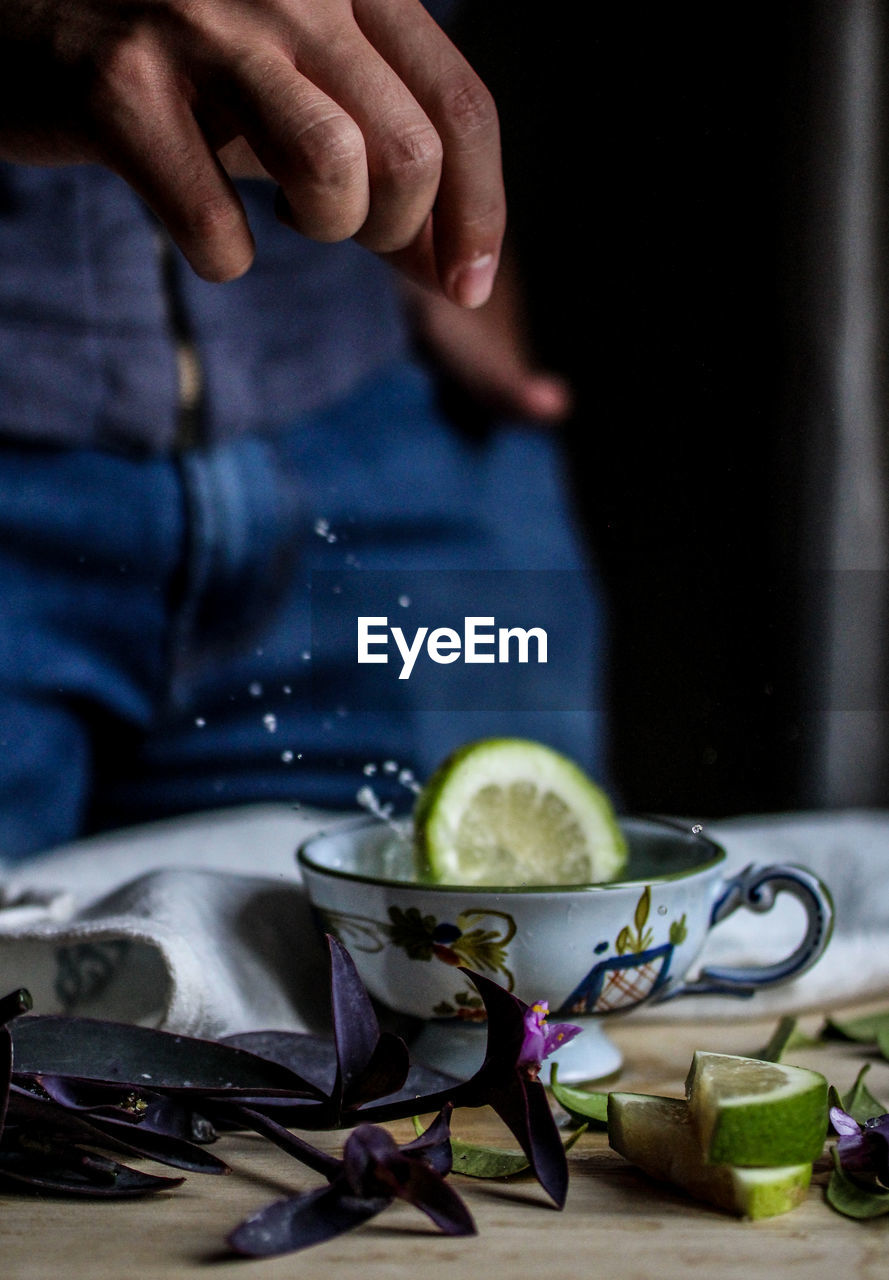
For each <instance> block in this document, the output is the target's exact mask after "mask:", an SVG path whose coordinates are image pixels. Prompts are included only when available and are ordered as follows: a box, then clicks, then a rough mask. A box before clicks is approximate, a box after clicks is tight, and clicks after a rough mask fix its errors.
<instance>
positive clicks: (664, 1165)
mask: <svg viewBox="0 0 889 1280" xmlns="http://www.w3.org/2000/svg"><path fill="white" fill-rule="evenodd" d="M608 1140H609V1143H610V1145H611V1146H612V1147H613V1148H614V1150H615V1151H618V1152H619V1153H620V1154H621V1155H622V1156H624V1157H625V1158H626V1159H627V1160H630V1161H631V1162H632V1163H633V1164H635V1165H636V1166H637V1167H638V1168H640V1169H641V1170H642V1171H643V1172H644V1173H647V1174H648V1175H649V1176H650V1177H653V1178H657V1179H658V1180H660V1181H664V1182H669V1183H670V1184H672V1185H673V1186H676V1187H679V1188H681V1189H682V1190H683V1191H686V1192H687V1193H688V1194H689V1195H691V1196H694V1197H695V1199H698V1200H703V1201H705V1202H706V1203H708V1204H712V1205H714V1206H716V1207H717V1208H719V1209H724V1210H727V1211H728V1212H729V1213H734V1214H737V1215H739V1216H740V1217H745V1218H751V1219H759V1218H771V1217H775V1216H776V1215H778V1214H782V1213H787V1212H788V1211H789V1210H791V1209H794V1208H796V1207H797V1205H799V1204H801V1203H802V1202H803V1200H805V1198H806V1193H807V1190H808V1187H809V1183H810V1181H811V1177H812V1165H811V1162H808V1161H805V1162H800V1163H797V1164H791V1165H785V1166H776V1167H773V1168H758V1169H751V1168H742V1167H737V1166H732V1165H728V1164H720V1165H716V1164H710V1163H709V1162H708V1161H707V1160H706V1158H705V1155H704V1152H703V1150H702V1149H701V1146H700V1143H699V1141H698V1137H697V1133H696V1131H695V1126H694V1124H693V1122H692V1118H691V1113H690V1107H689V1104H688V1103H687V1102H686V1101H685V1099H683V1098H661V1097H656V1096H654V1095H651V1094H633V1093H612V1094H610V1095H609V1098H608Z"/></svg>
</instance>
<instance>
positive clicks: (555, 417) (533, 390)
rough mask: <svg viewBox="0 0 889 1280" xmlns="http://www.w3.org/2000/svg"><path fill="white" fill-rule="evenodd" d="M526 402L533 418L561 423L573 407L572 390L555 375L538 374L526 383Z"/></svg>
mask: <svg viewBox="0 0 889 1280" xmlns="http://www.w3.org/2000/svg"><path fill="white" fill-rule="evenodd" d="M524 400H525V404H526V407H527V411H528V413H529V414H530V416H531V417H532V418H538V419H539V420H540V421H542V422H561V421H563V419H565V418H567V417H568V414H569V413H570V412H571V407H572V396H571V388H570V387H569V386H568V383H567V382H565V380H564V379H563V378H559V377H557V376H556V375H555V374H537V375H535V376H534V377H532V378H529V379H528V380H527V382H526V383H525V388H524Z"/></svg>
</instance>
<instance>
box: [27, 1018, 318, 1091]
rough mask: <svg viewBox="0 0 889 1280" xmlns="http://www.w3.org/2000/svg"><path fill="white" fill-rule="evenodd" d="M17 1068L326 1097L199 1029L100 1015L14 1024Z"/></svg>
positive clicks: (159, 1085) (158, 1086)
mask: <svg viewBox="0 0 889 1280" xmlns="http://www.w3.org/2000/svg"><path fill="white" fill-rule="evenodd" d="M11 1031H12V1040H13V1052H14V1057H15V1070H16V1072H22V1073H23V1074H26V1075H51V1076H67V1077H69V1078H70V1079H72V1080H81V1081H102V1082H105V1083H108V1084H117V1085H129V1086H130V1087H131V1088H133V1089H137V1090H138V1089H151V1090H155V1091H159V1090H164V1091H170V1092H174V1091H180V1092H184V1093H187V1092H197V1093H211V1094H220V1095H223V1094H226V1095H235V1094H248V1093H249V1094H259V1093H277V1094H279V1095H284V1096H289V1097H305V1098H318V1096H319V1092H318V1090H317V1088H316V1087H315V1086H314V1085H312V1084H310V1083H309V1082H308V1081H306V1080H304V1079H303V1078H302V1077H301V1076H299V1075H298V1074H296V1073H295V1072H293V1071H291V1070H290V1069H289V1068H287V1067H282V1066H280V1065H279V1064H278V1063H274V1062H270V1061H269V1060H268V1059H265V1058H259V1057H257V1056H256V1055H255V1054H251V1053H247V1052H246V1051H245V1050H244V1049H236V1048H235V1047H234V1046H232V1045H225V1044H221V1043H220V1042H219V1041H215V1040H204V1039H199V1038H196V1037H193V1036H180V1035H173V1034H172V1033H171V1032H169V1031H158V1030H156V1029H155V1028H153V1027H139V1026H134V1025H131V1024H129V1023H120V1022H106V1021H102V1020H100V1019H93V1018H68V1017H62V1016H55V1015H49V1016H42V1015H41V1016H36V1015H35V1016H32V1017H29V1018H22V1019H20V1020H19V1021H17V1022H15V1023H14V1024H13V1026H12V1028H11Z"/></svg>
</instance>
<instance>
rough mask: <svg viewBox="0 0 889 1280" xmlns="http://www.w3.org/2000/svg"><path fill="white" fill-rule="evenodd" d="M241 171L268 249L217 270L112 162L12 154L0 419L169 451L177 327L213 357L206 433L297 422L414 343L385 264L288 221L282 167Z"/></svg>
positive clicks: (206, 362)
mask: <svg viewBox="0 0 889 1280" xmlns="http://www.w3.org/2000/svg"><path fill="white" fill-rule="evenodd" d="M239 189H240V193H241V198H242V199H243V201H244V206H245V208H246V210H247V215H248V218H249V219H250V224H251V226H252V228H253V232H254V235H255V238H256V245H257V249H256V260H255V262H254V264H253V267H252V268H251V270H250V271H248V272H247V274H246V275H244V276H242V277H241V278H240V279H238V280H233V281H231V282H230V283H228V284H226V285H222V286H220V285H213V284H208V283H207V282H206V281H204V280H199V279H198V278H197V276H195V275H194V274H193V273H192V272H191V270H190V269H189V267H188V266H187V265H186V263H185V261H184V259H183V258H182V257H181V255H180V254H179V252H178V250H175V249H173V248H172V246H166V247H165V237H164V234H163V233H162V231H161V229H160V227H159V225H158V224H157V223H156V222H155V220H154V219H153V218H152V216H151V214H150V213H149V212H148V210H147V209H146V208H145V206H144V205H143V204H142V202H141V201H140V200H139V198H138V197H137V196H136V195H135V194H134V192H133V191H131V190H130V188H129V187H128V186H127V185H126V183H125V182H123V180H122V179H120V178H118V177H116V176H115V175H114V174H112V173H108V172H106V171H105V170H103V169H100V168H97V167H91V166H76V165H75V166H70V167H62V168H58V169H55V168H38V167H30V166H28V165H13V164H3V163H0V434H2V435H3V436H4V437H7V438H11V439H20V440H34V441H38V440H39V441H43V442H46V443H58V444H66V445H77V446H81V447H86V448H95V447H101V448H108V449H116V450H118V451H120V452H130V453H145V452H157V453H163V452H169V451H170V450H171V449H172V448H173V447H174V445H175V443H176V433H177V424H178V414H179V385H178V376H177V369H176V341H177V337H178V338H180V339H186V338H187V339H188V341H189V342H190V343H191V344H193V348H194V352H195V354H196V357H197V360H198V363H199V366H200V369H201V378H202V384H203V402H202V411H201V438H202V439H203V440H205V441H209V442H216V441H220V440H226V439H230V438H232V437H233V436H235V435H244V434H247V433H248V432H251V431H254V430H257V429H263V428H271V427H275V426H285V425H286V424H287V423H288V422H289V421H291V420H292V418H293V417H294V416H295V415H296V414H297V413H303V412H305V411H307V410H312V409H315V408H316V407H317V406H319V405H322V404H325V405H326V404H330V403H332V402H333V401H334V400H335V399H337V398H339V397H340V396H342V395H345V394H348V392H349V391H351V390H352V389H354V388H355V387H356V386H357V385H358V383H359V382H360V381H362V379H364V378H366V377H368V376H370V374H371V373H373V372H374V371H376V370H379V369H382V368H384V367H385V366H386V365H387V364H389V363H390V362H391V361H392V360H393V359H397V358H398V357H399V356H401V355H403V353H404V352H405V350H406V346H407V340H406V336H405V324H404V319H403V317H402V314H401V307H400V304H399V300H398V296H397V294H396V291H395V290H394V288H393V284H392V273H391V271H390V269H389V267H388V266H387V265H386V264H385V263H383V262H381V261H380V260H379V259H378V258H376V257H375V256H374V255H373V254H371V253H368V252H367V251H366V250H364V249H362V248H360V246H359V245H357V244H355V243H354V242H353V241H346V242H345V243H343V244H334V245H331V244H315V243H314V242H313V241H310V240H306V239H304V238H303V237H302V236H298V235H295V234H294V232H293V231H291V230H289V229H288V228H287V227H284V226H282V225H281V223H280V222H278V220H277V218H276V217H275V213H274V208H273V203H272V201H273V196H274V187H273V185H272V184H271V183H268V182H260V181H252V182H251V181H247V182H243V183H240V184H239Z"/></svg>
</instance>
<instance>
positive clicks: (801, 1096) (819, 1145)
mask: <svg viewBox="0 0 889 1280" xmlns="http://www.w3.org/2000/svg"><path fill="white" fill-rule="evenodd" d="M685 1091H686V1094H687V1096H688V1103H689V1111H690V1114H691V1118H692V1123H693V1124H694V1126H695V1131H696V1133H697V1135H698V1141H699V1143H700V1145H701V1147H702V1149H703V1151H704V1152H705V1153H706V1156H707V1159H709V1160H711V1161H712V1162H713V1163H715V1164H735V1165H777V1164H796V1163H798V1162H800V1161H812V1160H816V1159H817V1158H818V1156H820V1155H821V1152H822V1150H823V1148H824V1140H825V1138H826V1136H827V1121H828V1115H827V1081H826V1080H825V1079H824V1077H823V1076H821V1075H819V1074H818V1072H817V1071H808V1070H807V1069H806V1068H805V1067H789V1066H785V1065H784V1064H783V1063H779V1062H763V1061H761V1060H760V1059H759V1058H738V1057H734V1056H732V1055H731V1054H723V1053H701V1052H698V1053H696V1054H695V1056H694V1059H693V1061H692V1064H691V1070H690V1071H689V1074H688V1079H687V1081H686V1085H685Z"/></svg>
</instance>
